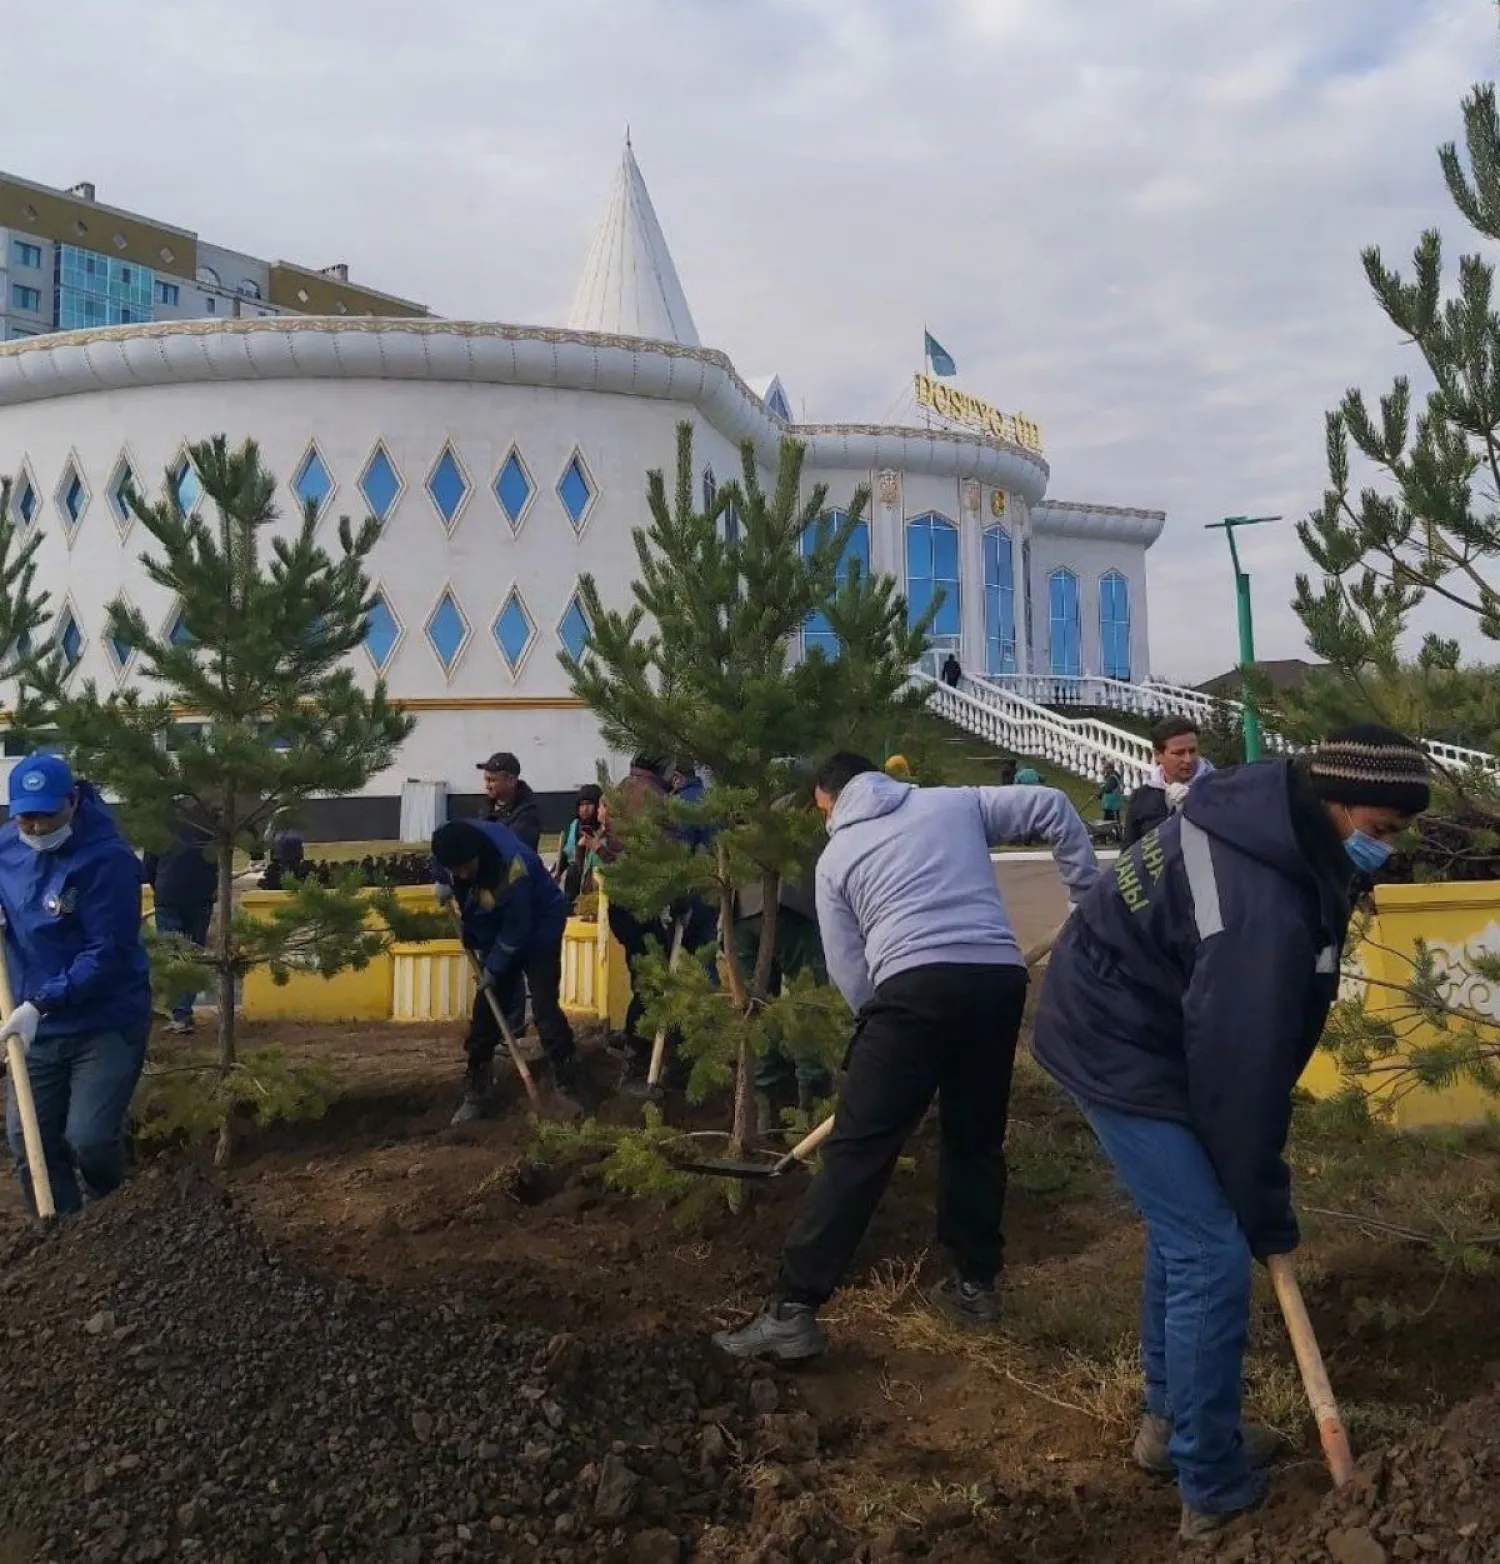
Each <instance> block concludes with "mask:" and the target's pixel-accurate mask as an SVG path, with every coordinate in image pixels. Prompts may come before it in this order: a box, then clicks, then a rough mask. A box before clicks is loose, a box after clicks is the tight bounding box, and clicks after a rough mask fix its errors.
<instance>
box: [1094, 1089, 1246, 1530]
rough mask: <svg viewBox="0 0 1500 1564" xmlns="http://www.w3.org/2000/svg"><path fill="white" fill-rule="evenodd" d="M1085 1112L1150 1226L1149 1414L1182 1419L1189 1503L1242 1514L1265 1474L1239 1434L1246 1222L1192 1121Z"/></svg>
mask: <svg viewBox="0 0 1500 1564" xmlns="http://www.w3.org/2000/svg"><path fill="white" fill-rule="evenodd" d="M1079 1106H1080V1107H1081V1108H1082V1109H1083V1113H1084V1117H1085V1118H1087V1119H1088V1121H1089V1124H1090V1125H1091V1126H1092V1128H1093V1131H1094V1134H1095V1135H1097V1136H1098V1137H1099V1144H1100V1145H1101V1146H1103V1147H1104V1151H1105V1155H1106V1156H1108V1158H1109V1160H1110V1161H1111V1162H1112V1163H1114V1165H1115V1172H1116V1173H1117V1174H1118V1175H1119V1177H1120V1182H1121V1183H1122V1184H1124V1186H1125V1188H1126V1189H1127V1190H1128V1191H1129V1192H1130V1196H1131V1199H1132V1200H1134V1201H1135V1204H1136V1207H1137V1209H1138V1210H1139V1211H1140V1213H1141V1216H1142V1217H1143V1218H1144V1219H1145V1222H1146V1276H1145V1284H1144V1286H1143V1288H1142V1292H1141V1356H1142V1358H1143V1360H1144V1364H1145V1370H1146V1410H1147V1411H1148V1412H1150V1413H1153V1414H1154V1415H1155V1416H1157V1417H1166V1418H1170V1419H1171V1422H1172V1436H1171V1441H1170V1444H1169V1446H1168V1449H1169V1452H1170V1454H1171V1457H1172V1462H1173V1464H1174V1465H1175V1466H1176V1468H1177V1484H1178V1487H1179V1489H1180V1490H1181V1493H1182V1500H1183V1503H1184V1504H1186V1505H1187V1506H1188V1507H1189V1508H1190V1509H1194V1510H1199V1511H1204V1512H1208V1513H1215V1514H1218V1513H1223V1512H1224V1511H1226V1510H1238V1509H1243V1508H1244V1507H1245V1506H1246V1505H1249V1504H1252V1503H1254V1502H1255V1500H1256V1499H1258V1498H1259V1497H1260V1494H1261V1493H1262V1491H1263V1488H1264V1482H1265V1479H1264V1476H1263V1474H1261V1473H1259V1472H1255V1471H1253V1470H1252V1469H1251V1467H1250V1464H1249V1462H1247V1461H1246V1459H1245V1451H1244V1442H1243V1440H1242V1439H1241V1437H1240V1384H1241V1376H1242V1372H1243V1367H1244V1360H1245V1338H1246V1335H1247V1333H1248V1331H1249V1326H1250V1265H1251V1260H1250V1248H1249V1245H1248V1244H1247V1243H1246V1242H1245V1235H1244V1233H1243V1231H1242V1230H1241V1228H1240V1224H1239V1220H1238V1219H1237V1218H1236V1216H1235V1214H1234V1212H1233V1210H1232V1209H1231V1208H1230V1205H1229V1200H1228V1197H1227V1196H1226V1195H1225V1193H1224V1191H1223V1188H1222V1187H1221V1186H1220V1184H1219V1179H1218V1175H1217V1174H1216V1173H1215V1172H1214V1170H1213V1164H1212V1163H1211V1162H1210V1161H1209V1158H1208V1153H1207V1152H1206V1151H1205V1150H1204V1149H1203V1143H1202V1142H1201V1141H1200V1140H1199V1139H1198V1137H1197V1136H1196V1135H1195V1134H1193V1132H1192V1131H1191V1130H1190V1129H1188V1128H1187V1127H1186V1126H1185V1125H1181V1124H1173V1123H1170V1122H1169V1121H1168V1120H1166V1119H1148V1118H1144V1117H1142V1116H1141V1115H1139V1114H1133V1113H1116V1112H1114V1111H1113V1110H1112V1109H1109V1108H1100V1107H1096V1106H1094V1105H1093V1104H1091V1103H1081V1104H1080V1105H1079Z"/></svg>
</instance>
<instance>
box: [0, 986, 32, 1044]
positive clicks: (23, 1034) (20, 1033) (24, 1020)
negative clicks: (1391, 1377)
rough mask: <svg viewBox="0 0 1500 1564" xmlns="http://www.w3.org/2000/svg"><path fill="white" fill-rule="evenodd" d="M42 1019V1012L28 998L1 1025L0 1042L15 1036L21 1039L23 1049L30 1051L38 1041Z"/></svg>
mask: <svg viewBox="0 0 1500 1564" xmlns="http://www.w3.org/2000/svg"><path fill="white" fill-rule="evenodd" d="M41 1021H42V1012H41V1011H40V1010H38V1009H37V1007H36V1006H35V1005H34V1004H32V1002H31V1001H30V1000H29V999H28V1000H27V1001H26V1003H25V1004H24V1005H17V1006H16V1008H15V1009H14V1010H12V1011H11V1013H10V1014H9V1015H8V1016H6V1018H5V1025H4V1026H0V1043H3V1042H5V1041H6V1039H7V1038H11V1037H14V1038H17V1039H18V1040H19V1041H20V1044H21V1047H22V1049H23V1050H25V1051H27V1052H29V1051H30V1049H31V1045H32V1044H33V1043H34V1042H35V1041H36V1029H37V1027H38V1026H40V1025H41Z"/></svg>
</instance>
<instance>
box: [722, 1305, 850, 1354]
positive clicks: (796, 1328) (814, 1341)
mask: <svg viewBox="0 0 1500 1564" xmlns="http://www.w3.org/2000/svg"><path fill="white" fill-rule="evenodd" d="M713 1342H714V1346H716V1347H717V1348H718V1349H719V1351H720V1352H727V1353H728V1354H729V1355H730V1357H732V1358H775V1359H776V1361H777V1362H778V1363H800V1362H803V1361H804V1360H806V1359H807V1358H816V1357H818V1356H819V1355H820V1354H821V1353H824V1352H827V1350H828V1337H827V1336H826V1335H825V1334H824V1332H823V1327H822V1326H821V1325H819V1324H818V1311H817V1310H816V1309H814V1308H813V1307H812V1306H811V1305H810V1304H806V1303H787V1302H782V1303H768V1304H767V1305H766V1306H765V1308H764V1309H762V1310H761V1311H760V1313H759V1314H757V1315H756V1316H755V1317H754V1318H753V1319H749V1320H746V1321H745V1323H744V1324H743V1325H739V1326H736V1327H735V1329H734V1330H721V1331H715V1332H714V1337H713Z"/></svg>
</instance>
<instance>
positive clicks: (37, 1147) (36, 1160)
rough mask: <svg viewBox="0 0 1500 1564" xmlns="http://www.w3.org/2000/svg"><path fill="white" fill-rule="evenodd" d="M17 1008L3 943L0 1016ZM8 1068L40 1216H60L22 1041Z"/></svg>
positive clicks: (14, 1040) (14, 1046) (13, 1047)
mask: <svg viewBox="0 0 1500 1564" xmlns="http://www.w3.org/2000/svg"><path fill="white" fill-rule="evenodd" d="M4 937H5V923H4V920H3V919H0V941H3V940H4ZM15 1008H16V997H15V994H14V992H13V991H12V989H11V986H10V967H9V966H8V964H7V962H6V959H5V947H4V944H3V943H0V1016H8V1015H9V1014H10V1013H11V1011H12V1010H14V1009H15ZM5 1067H6V1069H7V1070H9V1072H10V1089H11V1090H12V1091H13V1092H14V1093H15V1094H16V1115H17V1117H18V1118H19V1119H20V1121H21V1139H22V1141H23V1142H24V1143H25V1146H26V1168H27V1171H28V1172H29V1173H30V1174H31V1194H32V1198H33V1199H34V1200H35V1201H36V1209H37V1215H38V1216H41V1217H43V1218H47V1217H54V1216H56V1215H57V1205H56V1203H55V1202H54V1201H53V1198H52V1178H51V1175H50V1174H49V1173H48V1172H47V1156H46V1153H45V1151H44V1150H43V1148H42V1126H41V1124H40V1122H39V1121H38V1120H37V1116H36V1099H35V1098H34V1097H33V1096H32V1095H31V1072H30V1071H29V1070H28V1069H27V1068H26V1050H25V1049H24V1048H23V1047H22V1046H21V1039H20V1038H19V1037H7V1038H6V1039H5Z"/></svg>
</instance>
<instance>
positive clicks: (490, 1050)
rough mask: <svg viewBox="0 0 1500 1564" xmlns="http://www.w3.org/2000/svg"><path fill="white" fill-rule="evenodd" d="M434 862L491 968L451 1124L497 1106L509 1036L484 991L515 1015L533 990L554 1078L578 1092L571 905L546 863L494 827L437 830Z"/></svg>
mask: <svg viewBox="0 0 1500 1564" xmlns="http://www.w3.org/2000/svg"><path fill="white" fill-rule="evenodd" d="M432 856H433V860H434V863H435V865H436V878H437V882H438V900H439V901H440V902H444V901H449V900H453V899H454V898H456V899H457V902H458V909H459V913H460V915H461V917H462V919H463V940H464V944H465V945H467V946H468V947H469V949H470V950H472V951H475V952H476V953H477V954H478V956H479V958H480V962H481V964H482V967H483V977H482V979H481V983H482V987H481V988H480V991H479V992H478V993H477V994H475V996H474V1014H473V1017H472V1019H471V1020H470V1022H469V1034H468V1037H467V1039H466V1040H465V1043H464V1050H465V1053H466V1054H467V1055H468V1069H467V1072H466V1074H465V1077H464V1100H463V1103H462V1105H461V1106H460V1107H459V1109H458V1112H457V1113H456V1114H454V1116H453V1122H454V1123H455V1124H467V1123H470V1122H472V1121H473V1120H475V1119H480V1118H483V1117H484V1114H485V1112H486V1110H487V1108H488V1106H489V1098H490V1092H491V1089H492V1087H493V1085H494V1060H495V1049H496V1048H497V1047H498V1046H499V1044H500V1041H501V1038H500V1028H499V1025H498V1024H497V1023H496V1021H495V1016H494V1012H493V1011H492V1010H491V1008H490V1003H489V999H488V997H487V995H486V993H485V990H486V989H492V990H493V991H494V994H495V997H496V998H497V999H498V1000H499V1002H500V1008H501V1010H502V1011H503V1012H504V1014H505V1015H507V1016H512V1015H517V1014H519V1013H521V1012H522V1010H523V1007H524V1004H525V995H526V990H527V989H528V988H529V989H530V991H531V1013H532V1016H533V1018H534V1019H535V1021H536V1029H537V1035H538V1036H539V1037H540V1038H541V1042H542V1047H543V1049H544V1050H545V1051H546V1055H547V1060H548V1063H549V1064H551V1066H552V1076H553V1080H554V1081H555V1083H556V1085H557V1087H558V1089H559V1090H560V1091H563V1092H566V1093H569V1094H570V1095H576V1094H577V1092H578V1089H579V1085H580V1072H579V1069H578V1049H577V1045H576V1044H575V1043H574V1041H573V1029H572V1027H570V1026H569V1025H568V1018H567V1016H565V1015H564V1014H563V1009H562V1004H561V1002H560V999H559V994H560V991H561V988H562V944H563V930H564V928H565V927H566V925H567V921H568V904H567V901H566V899H565V898H564V896H563V893H562V892H561V891H560V890H559V889H558V887H557V885H556V883H555V882H554V881H553V878H552V876H551V875H550V874H549V873H548V872H547V866H546V865H545V864H544V863H543V862H542V860H541V859H540V858H538V857H537V855H536V854H535V853H534V852H532V850H531V849H530V848H529V847H527V846H526V844H525V843H524V842H522V841H521V840H520V838H519V837H517V836H516V835H515V834H514V833H513V832H512V831H510V830H508V829H507V828H506V827H505V826H503V825H498V824H495V823H494V822H491V821H469V820H454V821H451V822H450V823H449V824H447V825H443V826H439V827H438V829H437V830H436V832H434V834H433V838H432Z"/></svg>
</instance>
